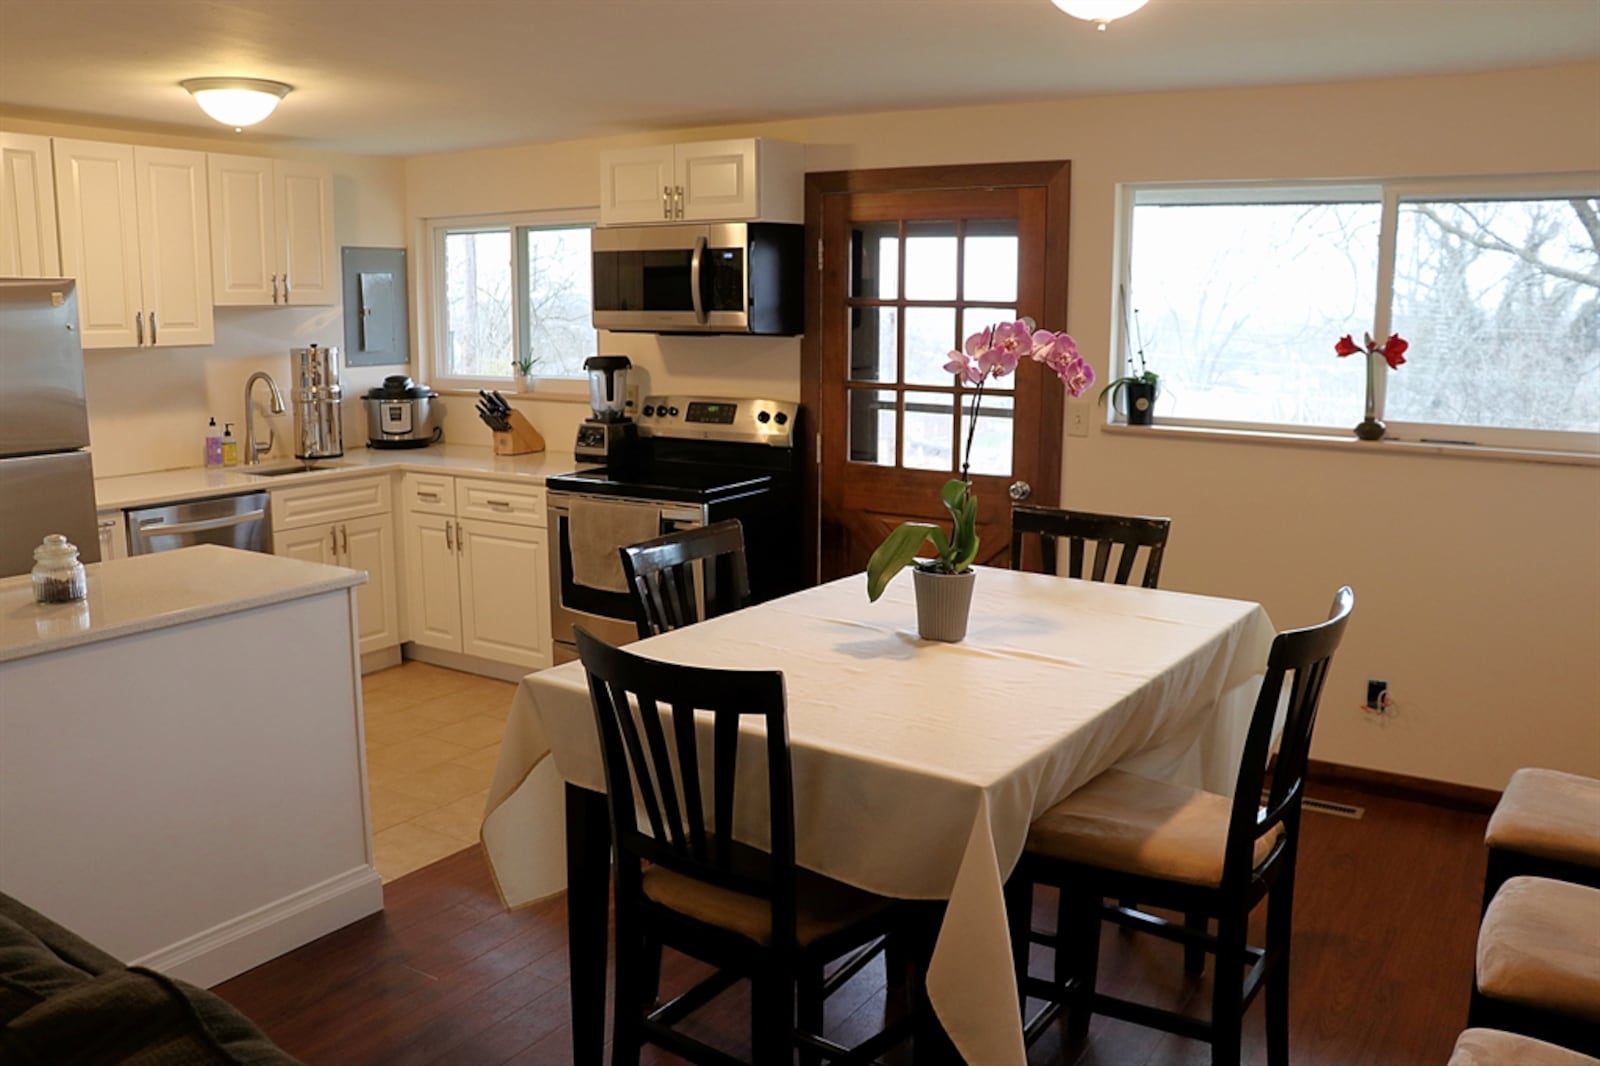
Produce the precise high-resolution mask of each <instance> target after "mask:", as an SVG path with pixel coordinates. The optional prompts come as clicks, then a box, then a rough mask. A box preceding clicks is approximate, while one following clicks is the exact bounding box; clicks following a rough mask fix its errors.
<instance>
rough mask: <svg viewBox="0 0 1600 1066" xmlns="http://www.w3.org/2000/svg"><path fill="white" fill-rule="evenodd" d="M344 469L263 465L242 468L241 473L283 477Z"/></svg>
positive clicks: (330, 465) (338, 465)
mask: <svg viewBox="0 0 1600 1066" xmlns="http://www.w3.org/2000/svg"><path fill="white" fill-rule="evenodd" d="M343 467H344V464H343V463H324V462H310V463H305V462H298V461H297V462H293V463H262V464H261V465H260V466H241V467H239V473H241V474H254V475H255V476H256V477H282V476H283V475H285V474H307V473H310V472H311V471H313V470H340V469H343Z"/></svg>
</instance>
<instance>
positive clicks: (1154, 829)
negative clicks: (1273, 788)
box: [1027, 770, 1283, 887]
mask: <svg viewBox="0 0 1600 1066" xmlns="http://www.w3.org/2000/svg"><path fill="white" fill-rule="evenodd" d="M1232 808H1233V801H1232V800H1230V799H1228V798H1227V797H1226V796H1218V795H1216V794H1215V793H1211V792H1197V791H1195V790H1194V789H1190V788H1184V787H1183V786H1181V785H1174V784H1170V783H1168V782H1165V781H1152V780H1151V779H1150V778H1148V777H1140V776H1138V775H1137V774H1130V773H1126V772H1124V771H1122V770H1107V771H1106V772H1105V773H1103V774H1101V775H1100V776H1099V777H1097V778H1095V779H1094V780H1093V781H1090V782H1089V783H1088V784H1087V785H1085V786H1083V787H1082V788H1080V789H1078V791H1076V792H1074V793H1073V794H1072V795H1070V796H1068V797H1067V798H1066V799H1064V800H1062V801H1061V802H1060V803H1058V804H1056V805H1055V806H1054V807H1051V808H1050V809H1049V810H1048V811H1045V812H1044V814H1042V815H1040V816H1039V817H1038V818H1037V819H1036V820H1035V821H1034V823H1033V825H1032V826H1030V827H1029V829H1028V843H1027V848H1028V850H1029V851H1031V852H1033V853H1034V854H1036V855H1043V856H1046V857H1048V858H1052V859H1065V860H1067V861H1069V862H1077V863H1083V864H1085V865H1089V866H1099V867H1101V868H1104V869H1108V870H1119V871H1121V872H1123V873H1133V874H1144V875H1146V876H1150V877H1160V878H1165V879H1167V880H1169V881H1181V882H1184V883H1185V884H1192V885H1209V886H1213V887H1215V886H1217V885H1220V884H1222V858H1223V849H1224V847H1225V846H1226V845H1227V841H1228V816H1229V814H1230V813H1231V812H1232ZM1282 835H1283V828H1282V827H1281V826H1275V827H1274V828H1273V830H1272V832H1270V833H1268V834H1267V835H1266V836H1264V837H1262V838H1261V840H1259V841H1258V842H1257V843H1256V849H1255V861H1256V862H1258V863H1259V862H1261V860H1263V859H1265V858H1266V857H1267V853H1268V852H1269V851H1271V850H1272V845H1273V843H1274V842H1275V841H1276V840H1277V839H1278V837H1280V836H1282Z"/></svg>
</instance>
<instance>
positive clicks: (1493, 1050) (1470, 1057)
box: [1445, 1029, 1600, 1066]
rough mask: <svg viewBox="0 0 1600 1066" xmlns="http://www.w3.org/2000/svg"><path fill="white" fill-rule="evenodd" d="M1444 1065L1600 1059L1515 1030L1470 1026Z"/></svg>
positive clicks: (1526, 1065) (1598, 1065)
mask: <svg viewBox="0 0 1600 1066" xmlns="http://www.w3.org/2000/svg"><path fill="white" fill-rule="evenodd" d="M1445 1066H1600V1059H1591V1058H1590V1057H1589V1056H1587V1055H1580V1054H1578V1053H1577V1052H1576V1051H1568V1050H1567V1049H1566V1048H1564V1047H1557V1046H1556V1045H1554V1044H1546V1043H1545V1042H1544V1041H1543V1040H1535V1039H1533V1038H1532V1037H1527V1036H1518V1035H1516V1034H1515V1033H1502V1032H1500V1031H1499V1030H1497V1029H1468V1030H1467V1031H1466V1032H1464V1033H1462V1034H1461V1035H1460V1036H1459V1037H1457V1038H1456V1049H1455V1053H1454V1054H1452V1055H1451V1056H1450V1061H1449V1062H1448V1063H1446V1064H1445Z"/></svg>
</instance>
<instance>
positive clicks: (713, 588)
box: [618, 518, 750, 639]
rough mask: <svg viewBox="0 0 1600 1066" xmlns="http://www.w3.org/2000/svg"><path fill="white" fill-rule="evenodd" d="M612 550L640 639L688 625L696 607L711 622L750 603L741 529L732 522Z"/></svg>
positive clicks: (694, 618)
mask: <svg viewBox="0 0 1600 1066" xmlns="http://www.w3.org/2000/svg"><path fill="white" fill-rule="evenodd" d="M618 550H619V551H620V552H621V553H622V570H623V573H624V575H625V576H626V577H627V581H628V586H629V587H630V588H632V589H633V591H634V610H635V618H634V621H635V625H636V627H637V629H638V632H639V637H640V639H643V638H645V637H652V636H655V635H656V634H657V633H665V632H667V631H668V630H671V629H680V628H682V627H683V626H687V625H693V624H694V623H695V622H698V621H700V619H701V607H702V605H703V606H704V611H705V613H704V616H705V617H707V618H714V617H716V616H717V615H722V614H727V613H729V612H730V611H736V610H738V609H739V608H741V607H744V606H746V605H747V604H748V603H749V602H750V574H749V570H748V568H747V566H746V563H745V556H744V527H743V526H742V525H740V523H739V520H738V519H736V518H730V519H728V520H727V521H724V522H716V523H713V524H712V525H709V526H703V527H697V528H695V529H685V530H680V531H678V532H676V533H668V534H667V535H666V536H662V537H656V538H655V539H653V540H647V541H644V542H643V543H640V544H632V545H628V546H625V547H623V548H620V549H618ZM697 578H699V580H697Z"/></svg>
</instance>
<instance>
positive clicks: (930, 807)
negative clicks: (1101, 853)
mask: <svg viewBox="0 0 1600 1066" xmlns="http://www.w3.org/2000/svg"><path fill="white" fill-rule="evenodd" d="M865 585H866V581H865V578H864V577H863V576H861V575H856V576H853V577H850V578H845V579H842V580H840V581H835V582H832V583H831V584H828V585H823V586H821V587H818V588H814V589H809V590H807V591H804V592H801V593H798V594H796V595H793V596H789V597H786V598H784V599H781V600H776V601H773V602H771V603H767V604H762V605H759V606H757V607H753V608H750V609H747V610H744V611H740V612H738V613H737V614H733V615H729V616H725V617H723V618H718V619H713V620H711V621H708V622H704V623H701V624H699V625H696V626H691V627H689V628H687V629H682V630H678V631H676V632H672V633H666V634H663V635H661V636H659V637H654V638H652V639H650V640H648V641H643V642H640V643H638V644H636V645H634V646H633V649H634V650H635V651H637V652H639V653H640V654H643V655H649V656H651V657H654V658H659V659H666V660H672V661H676V662H682V663H688V664H692V665H705V666H722V667H748V668H765V669H771V668H778V669H781V670H782V671H783V672H784V676H785V682H786V686H787V690H788V699H789V738H790V746H791V750H792V758H793V766H794V791H795V809H796V815H795V820H796V826H795V829H796V855H797V858H798V861H799V862H800V864H801V865H803V866H806V867H809V868H811V869H813V870H816V871H818V872H820V873H823V874H826V875H828V876H830V877H834V878H837V879H839V880H841V881H846V882H849V883H850V884H853V885H856V886H858V887H861V888H864V889H867V890H869V891H872V892H878V893H881V894H883V895H887V896H894V897H898V898H906V899H947V900H948V901H949V905H948V909H947V911H946V917H945V921H944V925H943V927H942V929H941V931H940V934H939V939H938V942H937V945H936V947H935V952H934V956H933V961H932V965H931V969H930V971H929V974H928V992H929V996H930V998H931V999H932V1002H933V1005H934V1008H935V1010H936V1011H937V1012H938V1014H939V1017H940V1020H941V1022H942V1023H943V1024H944V1027H945V1029H946V1031H947V1032H948V1033H949V1034H950V1037H951V1039H952V1040H953V1041H954V1042H955V1044H956V1046H957V1048H958V1049H959V1050H960V1051H961V1052H962V1054H963V1055H964V1056H965V1057H966V1059H967V1060H968V1061H969V1062H973V1063H984V1064H991V1063H992V1064H996V1066H999V1064H1008V1063H1015V1064H1021V1063H1023V1062H1024V1061H1025V1058H1026V1056H1025V1053H1024V1049H1023V1044H1022V1035H1021V1028H1020V1025H1019V1022H1018V1007H1017V1000H1016V987H1015V981H1014V980H1013V977H1012V973H1011V957H1010V948H1009V946H1008V942H1007V936H1006V922H1005V906H1004V901H1003V898H1002V892H1001V889H1002V885H1003V884H1004V880H1005V877H1006V875H1007V874H1008V873H1009V871H1010V870H1011V868H1012V866H1013V865H1014V864H1015V862H1016V860H1017V857H1018V855H1019V854H1020V853H1021V850H1022V845H1023V841H1024V838H1025V837H1026V835H1027V829H1028V825H1029V823H1030V822H1031V821H1032V820H1033V818H1034V817H1036V816H1037V815H1038V814H1040V813H1041V812H1043V811H1044V810H1045V809H1046V808H1048V807H1050V806H1051V805H1052V804H1054V803H1056V802H1057V801H1058V800H1060V799H1061V798H1062V797H1064V796H1066V795H1067V794H1068V793H1070V792H1072V791H1073V790H1074V789H1077V788H1078V787H1080V786H1081V785H1083V784H1085V783H1086V782H1088V781H1089V780H1090V779H1091V778H1093V777H1094V776H1095V775H1096V774H1098V773H1100V772H1101V771H1103V770H1105V769H1107V768H1109V767H1112V766H1120V767H1122V768H1124V769H1129V770H1133V771H1135V772H1139V773H1143V774H1145V775H1147V776H1151V777H1159V778H1164V779H1168V780H1175V781H1180V782H1183V783H1186V784H1191V785H1197V786H1200V787H1204V788H1207V789H1210V790H1212V791H1215V792H1221V793H1227V792H1229V791H1230V790H1231V788H1232V783H1233V778H1234V776H1235V773H1236V769H1237V762H1238V756H1239V752H1240V750H1241V749H1242V746H1243V739H1244V729H1245V726H1246V725H1247V724H1248V717H1249V712H1250V709H1251V707H1252V705H1253V703H1254V700H1255V694H1256V691H1257V688H1258V686H1259V680H1260V672H1261V670H1262V669H1263V667H1264V665H1265V662H1266V654H1267V649H1268V647H1269V645H1270V644H1271V641H1272V637H1273V628H1272V624H1271V622H1270V620H1269V619H1268V618H1267V616H1266V613H1265V611H1263V610H1262V608H1261V607H1260V606H1259V605H1257V604H1254V603H1246V602H1242V601H1237V600H1224V599H1217V598H1212V597H1204V596H1191V595H1186V594H1183V593H1176V592H1166V591H1159V590H1152V589H1141V588H1128V587H1125V586H1120V585H1111V584H1103V583H1095V582H1085V581H1074V580H1070V579H1066V578H1058V577H1050V576H1044V575H1037V574H1025V573H1016V572H1012V571H1009V570H994V569H988V568H983V569H982V570H981V572H980V573H979V575H978V580H977V587H976V590H975V594H974V597H973V609H972V618H971V622H970V625H969V627H968V631H967V637H966V640H965V641H963V642H962V643H960V644H937V643H930V642H925V641H922V640H920V639H918V638H917V636H916V618H915V613H916V612H915V607H914V603H913V596H912V583H911V581H910V580H908V579H906V578H904V577H902V578H901V579H900V580H898V581H896V582H895V583H894V584H893V585H891V586H890V588H889V590H888V592H887V593H886V594H885V595H884V597H883V599H881V600H880V601H879V602H878V603H876V604H869V603H868V602H867V597H866V587H865ZM758 728H759V727H758ZM748 739H750V740H751V741H753V742H755V741H758V739H759V733H756V734H753V735H752V736H751V737H750V738H748ZM547 754H553V755H554V758H553V759H549V760H547V759H545V756H546V755H547ZM755 754H756V752H755V750H754V749H752V755H755ZM743 759H744V756H743V755H741V760H742V761H743ZM552 764H553V766H552ZM561 780H565V781H568V782H571V783H572V784H575V785H579V786H582V787H584V788H588V789H592V790H595V791H604V787H605V779H604V774H603V771H602V769H601V766H600V756H599V744H598V740H597V737H596V734H595V726H594V717H593V711H592V709H591V708H590V705H589V695H588V689H587V685H586V683H585V679H584V675H583V671H582V667H581V665H580V664H578V663H569V664H567V665H565V666H560V667H556V668H554V669H552V670H546V671H543V672H541V673H538V674H530V675H529V676H528V677H526V678H524V679H523V681H522V684H521V686H520V687H519V689H518V691H517V695H516V698H515V701H514V703H513V705H512V710H511V715H510V718H509V720H508V722H507V726H506V734H505V740H504V743H503V746H502V748H501V752H500V762H499V766H498V768H497V770H496V773H495V780H494V783H493V785H492V787H491V789H490V794H489V805H488V814H487V816H486V818H485V822H484V831H483V840H484V846H485V851H486V854H487V855H488V858H489V862H490V864H491V866H492V868H493V869H494V871H495V876H496V880H497V883H498V884H499V886H500V889H501V892H502V895H503V896H504V897H505V900H506V903H507V904H508V905H511V906H516V905H520V904H522V903H526V902H530V901H532V900H533V899H537V898H540V897H542V896H545V895H549V894H550V893H552V892H554V891H559V890H560V889H561V888H562V887H564V869H563V865H562V862H563V859H562V851H561V844H560V840H561V838H560V820H561V810H562V807H561V799H560V791H559V788H560V781H561ZM761 787H762V788H764V787H765V786H764V784H763V785H761ZM740 802H741V803H742V804H745V805H746V806H747V807H748V806H749V804H748V803H746V800H745V797H744V796H743V795H741V800H740ZM752 813H753V814H754V815H755V816H757V817H758V818H760V819H764V818H765V811H764V810H760V809H756V810H754V811H753V812H752ZM749 835H751V836H752V838H753V840H752V842H755V843H762V842H763V841H761V840H760V838H759V835H758V834H757V833H755V832H753V831H752V832H751V833H750V834H749Z"/></svg>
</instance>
